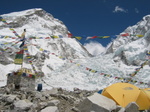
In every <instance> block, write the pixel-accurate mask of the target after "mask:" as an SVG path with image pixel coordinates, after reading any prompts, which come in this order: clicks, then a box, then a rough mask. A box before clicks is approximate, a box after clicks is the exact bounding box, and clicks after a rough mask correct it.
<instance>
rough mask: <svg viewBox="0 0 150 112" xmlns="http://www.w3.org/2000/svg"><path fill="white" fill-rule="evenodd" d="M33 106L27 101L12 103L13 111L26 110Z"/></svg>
mask: <svg viewBox="0 0 150 112" xmlns="http://www.w3.org/2000/svg"><path fill="white" fill-rule="evenodd" d="M32 105H33V103H31V102H29V101H27V100H19V101H16V102H14V108H15V110H20V111H22V110H28V109H30V107H31V106H32Z"/></svg>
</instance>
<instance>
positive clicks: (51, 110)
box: [41, 106, 59, 112]
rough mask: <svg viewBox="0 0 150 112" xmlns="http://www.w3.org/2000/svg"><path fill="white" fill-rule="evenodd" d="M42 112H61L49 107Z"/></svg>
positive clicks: (56, 108)
mask: <svg viewBox="0 0 150 112" xmlns="http://www.w3.org/2000/svg"><path fill="white" fill-rule="evenodd" d="M41 112H59V110H58V107H56V106H49V107H46V108H44V109H42V110H41Z"/></svg>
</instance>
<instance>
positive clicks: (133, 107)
mask: <svg viewBox="0 0 150 112" xmlns="http://www.w3.org/2000/svg"><path fill="white" fill-rule="evenodd" d="M138 109H139V106H138V105H137V104H136V103H135V102H132V103H129V104H128V105H127V106H126V107H125V112H139V111H138Z"/></svg>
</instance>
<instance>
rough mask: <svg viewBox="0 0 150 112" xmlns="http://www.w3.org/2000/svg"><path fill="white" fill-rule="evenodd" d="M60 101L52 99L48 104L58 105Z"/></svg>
mask: <svg viewBox="0 0 150 112" xmlns="http://www.w3.org/2000/svg"><path fill="white" fill-rule="evenodd" d="M59 103H60V101H59V100H51V101H49V102H48V106H57V105H58V104H59Z"/></svg>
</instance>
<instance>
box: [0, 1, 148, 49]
mask: <svg viewBox="0 0 150 112" xmlns="http://www.w3.org/2000/svg"><path fill="white" fill-rule="evenodd" d="M149 4H150V0H2V1H1V3H0V6H1V7H0V15H1V14H7V13H11V12H17V11H23V10H27V9H32V8H42V9H44V10H45V11H46V12H48V13H50V14H52V15H53V16H54V17H55V18H57V19H59V20H61V21H62V22H63V23H64V24H65V25H66V26H67V28H68V30H69V31H70V32H71V33H72V34H73V35H74V36H81V37H82V39H81V40H80V42H81V43H82V44H85V43H89V42H92V43H93V42H95V43H101V44H102V45H103V46H104V47H106V46H107V45H108V43H110V42H111V41H112V40H113V39H115V38H116V35H119V34H120V33H121V32H123V31H124V30H125V29H126V28H127V27H128V26H133V25H135V24H136V23H137V22H139V21H140V20H142V18H143V17H144V16H146V15H149V14H150V6H149ZM88 36H110V37H109V38H107V39H89V40H86V37H88Z"/></svg>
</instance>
